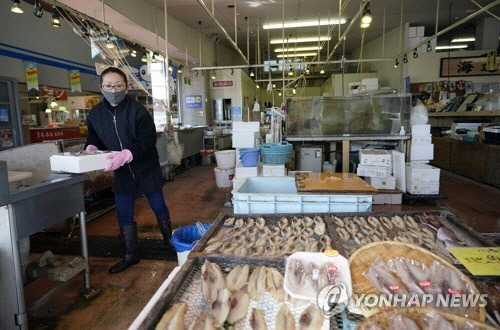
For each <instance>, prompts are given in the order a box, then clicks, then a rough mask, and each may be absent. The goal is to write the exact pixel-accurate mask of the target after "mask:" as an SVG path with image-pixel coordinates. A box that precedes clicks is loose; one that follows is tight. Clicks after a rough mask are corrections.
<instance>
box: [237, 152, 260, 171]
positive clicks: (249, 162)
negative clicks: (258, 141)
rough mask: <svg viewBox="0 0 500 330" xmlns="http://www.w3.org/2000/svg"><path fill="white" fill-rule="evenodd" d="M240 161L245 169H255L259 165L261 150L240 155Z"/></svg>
mask: <svg viewBox="0 0 500 330" xmlns="http://www.w3.org/2000/svg"><path fill="white" fill-rule="evenodd" d="M240 159H241V164H242V165H243V166H244V167H255V166H257V164H258V163H259V150H257V151H252V152H247V153H244V154H241V153H240Z"/></svg>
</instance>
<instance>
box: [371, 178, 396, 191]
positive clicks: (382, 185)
mask: <svg viewBox="0 0 500 330" xmlns="http://www.w3.org/2000/svg"><path fill="white" fill-rule="evenodd" d="M365 181H366V182H368V183H369V184H370V185H372V186H373V187H375V188H376V189H396V178H395V177H393V176H392V175H391V176H390V177H388V178H385V179H382V178H370V177H367V178H366V179H365Z"/></svg>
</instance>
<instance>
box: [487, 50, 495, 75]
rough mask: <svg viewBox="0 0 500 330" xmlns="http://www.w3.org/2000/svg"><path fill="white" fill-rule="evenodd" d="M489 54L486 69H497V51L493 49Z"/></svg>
mask: <svg viewBox="0 0 500 330" xmlns="http://www.w3.org/2000/svg"><path fill="white" fill-rule="evenodd" d="M487 54H488V56H487V57H486V70H488V71H495V70H497V69H498V63H497V51H496V50H493V51H491V52H488V53H487Z"/></svg>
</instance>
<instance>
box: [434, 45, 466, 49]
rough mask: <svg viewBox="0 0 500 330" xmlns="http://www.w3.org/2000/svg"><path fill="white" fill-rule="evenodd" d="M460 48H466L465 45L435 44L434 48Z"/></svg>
mask: <svg viewBox="0 0 500 330" xmlns="http://www.w3.org/2000/svg"><path fill="white" fill-rule="evenodd" d="M461 48H467V45H450V46H437V47H436V50H442V49H461Z"/></svg>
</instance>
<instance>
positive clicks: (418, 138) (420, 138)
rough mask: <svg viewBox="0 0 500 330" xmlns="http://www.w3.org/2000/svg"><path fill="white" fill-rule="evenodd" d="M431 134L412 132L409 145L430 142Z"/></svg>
mask: <svg viewBox="0 0 500 330" xmlns="http://www.w3.org/2000/svg"><path fill="white" fill-rule="evenodd" d="M431 143H432V135H431V134H412V135H411V145H419V144H431Z"/></svg>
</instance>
